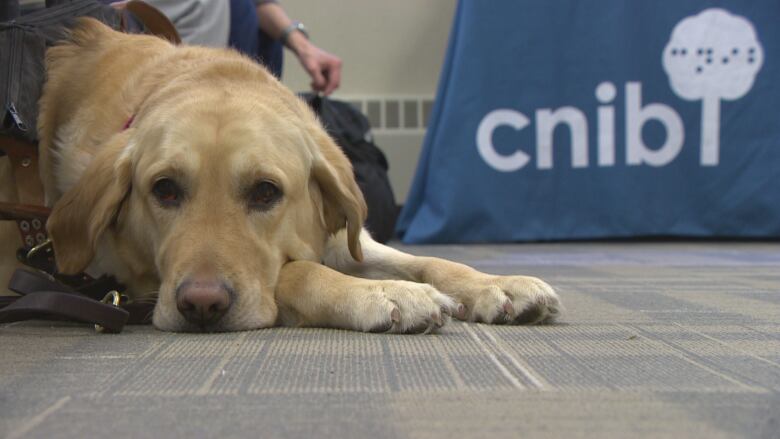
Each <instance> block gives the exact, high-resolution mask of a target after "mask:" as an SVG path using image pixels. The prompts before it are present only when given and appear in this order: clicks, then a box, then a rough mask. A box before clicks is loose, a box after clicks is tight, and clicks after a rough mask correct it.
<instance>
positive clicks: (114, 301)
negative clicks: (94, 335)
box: [95, 290, 122, 332]
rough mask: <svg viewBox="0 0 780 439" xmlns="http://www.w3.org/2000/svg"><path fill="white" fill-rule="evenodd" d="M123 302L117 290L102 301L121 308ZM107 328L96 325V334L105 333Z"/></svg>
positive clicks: (112, 291) (110, 292)
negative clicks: (120, 304) (120, 303)
mask: <svg viewBox="0 0 780 439" xmlns="http://www.w3.org/2000/svg"><path fill="white" fill-rule="evenodd" d="M121 300H122V296H121V295H120V294H119V291H117V290H111V291H109V292H108V294H106V295H105V297H103V299H101V300H100V303H105V304H108V303H109V302H111V304H112V305H114V306H119V302H120V301H121ZM105 329H106V328H104V327H103V326H101V325H98V324H95V331H96V332H103V331H105Z"/></svg>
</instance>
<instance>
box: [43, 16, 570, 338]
mask: <svg viewBox="0 0 780 439" xmlns="http://www.w3.org/2000/svg"><path fill="white" fill-rule="evenodd" d="M47 66H48V80H47V82H46V84H45V88H44V94H43V98H42V100H41V106H40V117H39V119H40V122H39V124H40V127H39V128H40V129H39V132H40V137H41V139H40V153H41V174H42V178H43V182H44V187H45V193H46V200H47V204H49V205H51V206H53V213H52V215H51V217H50V219H49V222H48V229H49V232H50V235H51V237H52V239H53V242H54V250H55V254H56V258H57V262H58V265H59V268H60V271H62V272H64V273H76V272H80V271H82V270H87V271H88V272H90V273H93V274H102V273H109V274H113V275H115V276H116V277H117V278H118V279H119V280H120V281H121V282H123V283H124V284H126V285H127V286H128V288H129V290H128V293H129V294H130V295H131V296H132V297H135V298H139V297H144V296H145V295H155V296H157V304H156V307H155V310H154V316H153V323H154V325H155V326H156V327H157V328H159V329H162V330H166V331H234V330H244V329H252V328H262V327H268V326H273V325H277V324H284V325H295V326H325V327H336V328H348V329H354V330H359V331H390V332H398V333H403V332H424V331H428V330H431V329H435V328H436V327H439V326H441V325H442V324H444V323H445V322H446V321H447V319H448V317H449V316H450V315H454V316H456V317H458V318H460V319H464V320H469V321H480V322H492V323H528V324H532V323H539V322H547V321H551V320H552V319H554V318H555V317H556V316H557V315H558V313H559V308H560V306H559V300H558V297H557V296H556V294H555V292H554V291H553V289H552V288H551V287H550V286H549V285H548V284H546V283H545V282H543V281H541V280H539V279H536V278H532V277H523V276H494V275H488V274H484V273H480V272H478V271H475V270H473V269H471V268H469V267H466V266H464V265H461V264H457V263H453V262H449V261H445V260H442V259H437V258H427V257H415V256H411V255H408V254H405V253H402V252H400V251H397V250H395V249H392V248H390V247H386V246H384V245H381V244H379V243H377V242H375V241H373V240H372V239H371V237H370V236H369V234H368V233H367V232H365V231H364V230H362V223H363V220H364V218H365V216H366V206H365V203H364V201H363V198H362V195H361V193H360V190H359V188H358V186H357V185H356V183H355V181H354V179H353V175H352V169H351V166H350V163H349V162H348V160H347V159H346V157H345V156H344V154H343V153H342V152H341V151H340V149H339V148H338V146H336V145H335V144H334V143H333V141H332V140H331V139H330V138H329V137H328V135H327V134H326V133H325V131H324V130H323V128H322V127H321V126H320V125H319V123H318V121H317V120H316V118H315V116H314V115H313V113H312V112H311V111H310V110H309V109H308V107H307V106H306V105H305V104H304V103H303V102H302V101H300V100H299V99H298V98H297V97H296V96H295V95H294V94H293V93H291V92H290V91H289V90H288V89H286V88H285V87H284V86H283V85H282V84H281V83H279V82H278V81H277V80H276V79H275V78H273V77H272V76H271V75H270V74H269V73H268V72H266V70H264V69H263V68H262V67H260V66H259V65H258V64H257V63H255V62H253V61H251V60H250V59H248V58H245V57H243V56H241V55H239V54H237V53H236V52H233V51H230V50H217V49H206V48H200V47H186V46H174V45H171V44H169V43H168V42H166V41H163V40H161V39H159V38H155V37H151V36H141V35H126V34H122V33H118V32H115V31H112V30H110V29H109V28H107V27H105V26H104V25H102V24H100V23H99V22H97V21H94V20H91V19H83V20H82V21H81V22H80V24H79V26H78V27H77V28H76V29H75V30H74V31H73V32H72V36H71V38H70V39H69V40H68V42H65V43H62V44H60V45H59V46H57V47H55V48H52V49H50V50H49V51H48V53H47Z"/></svg>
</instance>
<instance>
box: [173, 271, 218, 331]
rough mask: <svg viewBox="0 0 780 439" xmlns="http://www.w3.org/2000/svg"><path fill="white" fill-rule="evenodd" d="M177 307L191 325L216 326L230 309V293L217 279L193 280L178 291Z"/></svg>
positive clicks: (182, 285)
mask: <svg viewBox="0 0 780 439" xmlns="http://www.w3.org/2000/svg"><path fill="white" fill-rule="evenodd" d="M176 307H177V308H178V309H179V312H180V313H181V314H182V315H183V316H184V318H186V319H187V321H189V322H190V323H193V324H195V325H198V326H201V327H203V326H206V325H210V324H214V323H216V322H218V321H219V319H221V318H222V316H224V315H225V313H226V312H227V310H228V308H230V291H229V289H228V288H227V286H226V285H225V284H224V283H223V282H220V281H218V280H216V279H192V280H187V281H185V282H183V283H182V284H181V285H180V286H179V288H178V289H177V290H176Z"/></svg>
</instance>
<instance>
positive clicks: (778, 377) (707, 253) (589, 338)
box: [0, 243, 780, 439]
mask: <svg viewBox="0 0 780 439" xmlns="http://www.w3.org/2000/svg"><path fill="white" fill-rule="evenodd" d="M398 247H399V248H402V249H404V250H406V251H409V252H412V253H415V254H421V255H435V256H444V257H449V258H451V259H455V260H458V261H461V262H464V263H469V264H471V265H473V266H475V267H478V268H480V269H482V270H485V271H488V272H493V273H498V274H510V273H511V274H518V273H520V274H533V275H537V276H540V277H542V278H544V279H546V280H548V281H549V282H550V283H551V284H553V285H554V286H555V287H556V288H557V289H558V291H559V293H560V294H561V296H562V298H563V301H564V304H565V307H566V314H565V315H564V317H563V319H562V320H561V322H559V323H558V324H556V325H550V326H540V327H511V326H490V325H482V324H466V323H461V322H453V323H451V324H450V325H448V326H447V327H445V328H444V330H442V331H441V332H440V333H439V334H435V335H422V336H397V335H382V334H363V333H357V332H350V331H340V330H330V329H293V328H274V329H268V330H259V331H249V332H241V333H230V334H170V333H162V332H158V331H155V330H154V329H153V328H151V327H148V326H131V327H128V328H127V329H126V330H125V332H123V333H122V334H119V335H99V334H95V333H94V331H92V330H91V329H90V328H89V327H86V326H80V325H74V324H66V323H49V322H25V323H17V324H10V325H4V326H0V370H1V371H2V372H1V373H0V437H7V438H22V437H30V438H71V437H72V438H76V437H78V438H81V437H264V438H275V437H279V438H311V437H334V438H366V437H370V438H376V439H381V438H429V437H437V438H438V437H446V436H454V437H458V438H471V437H473V438H484V437H497V436H500V435H502V436H508V437H521V436H526V435H527V436H533V437H551V438H553V437H566V438H612V437H614V438H627V437H631V438H634V437H648V438H664V437H669V438H679V437H686V438H688V437H691V438H698V437H701V438H721V437H723V438H727V437H751V438H752V437H755V438H780V245H777V244H776V243H769V244H767V243H633V244H632V243H606V244H593V243H576V244H533V245H481V246H411V247H407V246H400V245H399V246H398Z"/></svg>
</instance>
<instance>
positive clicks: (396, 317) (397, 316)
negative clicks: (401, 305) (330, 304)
mask: <svg viewBox="0 0 780 439" xmlns="http://www.w3.org/2000/svg"><path fill="white" fill-rule="evenodd" d="M390 320H392V321H393V323H399V322H400V321H401V311H399V310H398V308H393V310H392V311H391V312H390Z"/></svg>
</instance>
